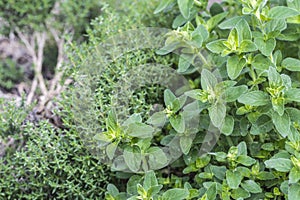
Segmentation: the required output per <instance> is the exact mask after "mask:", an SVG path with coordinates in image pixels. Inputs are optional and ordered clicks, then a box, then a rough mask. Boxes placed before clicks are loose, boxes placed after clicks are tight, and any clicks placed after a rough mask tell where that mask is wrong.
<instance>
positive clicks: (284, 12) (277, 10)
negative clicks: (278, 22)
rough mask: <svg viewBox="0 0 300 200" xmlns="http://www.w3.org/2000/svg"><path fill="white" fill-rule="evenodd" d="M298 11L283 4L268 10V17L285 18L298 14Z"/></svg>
mask: <svg viewBox="0 0 300 200" xmlns="http://www.w3.org/2000/svg"><path fill="white" fill-rule="evenodd" d="M299 14H300V12H299V11H297V10H295V9H293V8H288V7H285V6H276V7H273V8H271V10H270V11H269V17H270V18H272V19H286V18H288V17H294V16H297V15H299Z"/></svg>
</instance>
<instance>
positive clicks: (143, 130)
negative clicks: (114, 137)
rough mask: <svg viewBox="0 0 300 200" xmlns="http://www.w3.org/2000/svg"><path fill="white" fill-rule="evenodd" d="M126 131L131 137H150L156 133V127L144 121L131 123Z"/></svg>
mask: <svg viewBox="0 0 300 200" xmlns="http://www.w3.org/2000/svg"><path fill="white" fill-rule="evenodd" d="M126 133H127V134H128V135H129V136H131V137H137V138H150V137H152V135H153V133H154V128H153V127H152V126H149V125H147V124H143V123H138V122H137V123H133V124H129V126H128V128H127V129H126Z"/></svg>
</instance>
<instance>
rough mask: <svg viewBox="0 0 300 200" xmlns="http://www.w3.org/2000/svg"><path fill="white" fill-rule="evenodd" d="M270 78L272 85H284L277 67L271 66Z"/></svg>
mask: <svg viewBox="0 0 300 200" xmlns="http://www.w3.org/2000/svg"><path fill="white" fill-rule="evenodd" d="M268 79H269V85H270V86H281V85H282V78H281V76H280V74H279V73H278V72H277V70H276V68H275V67H269V70H268Z"/></svg>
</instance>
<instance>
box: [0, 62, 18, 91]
mask: <svg viewBox="0 0 300 200" xmlns="http://www.w3.org/2000/svg"><path fill="white" fill-rule="evenodd" d="M23 76H24V72H23V70H22V68H20V67H19V66H17V64H16V63H15V62H13V61H12V60H9V59H6V60H5V61H2V62H0V88H3V89H5V90H10V89H12V88H13V87H14V84H15V83H18V82H20V81H22V79H24V77H23Z"/></svg>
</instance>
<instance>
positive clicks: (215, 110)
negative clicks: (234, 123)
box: [208, 102, 226, 127]
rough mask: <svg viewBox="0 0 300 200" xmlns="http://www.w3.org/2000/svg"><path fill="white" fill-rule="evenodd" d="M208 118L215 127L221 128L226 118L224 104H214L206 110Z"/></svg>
mask: <svg viewBox="0 0 300 200" xmlns="http://www.w3.org/2000/svg"><path fill="white" fill-rule="evenodd" d="M208 111H209V117H210V120H211V122H212V123H213V125H214V126H215V127H221V125H222V123H223V121H224V120H225V116H226V106H225V104H224V103H221V102H216V103H214V104H212V105H211V107H210V108H209V109H208Z"/></svg>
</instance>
